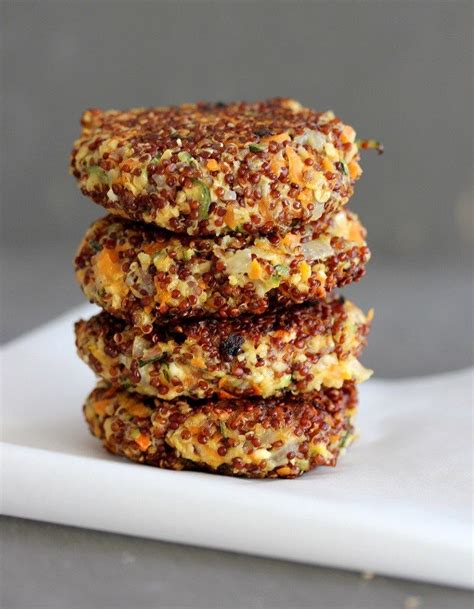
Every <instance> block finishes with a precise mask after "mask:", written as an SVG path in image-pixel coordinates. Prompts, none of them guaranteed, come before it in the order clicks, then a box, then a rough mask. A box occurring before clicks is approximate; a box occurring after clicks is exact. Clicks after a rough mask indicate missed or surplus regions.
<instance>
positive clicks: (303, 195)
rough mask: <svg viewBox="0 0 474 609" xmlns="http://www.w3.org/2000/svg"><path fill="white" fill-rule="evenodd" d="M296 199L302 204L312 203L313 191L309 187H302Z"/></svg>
mask: <svg viewBox="0 0 474 609" xmlns="http://www.w3.org/2000/svg"><path fill="white" fill-rule="evenodd" d="M298 200H299V201H301V203H303V204H304V205H308V204H309V203H312V202H313V200H314V193H313V191H312V190H311V189H310V188H304V189H303V190H302V191H301V192H300V193H299V195H298Z"/></svg>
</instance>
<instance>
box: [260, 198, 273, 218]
mask: <svg viewBox="0 0 474 609" xmlns="http://www.w3.org/2000/svg"><path fill="white" fill-rule="evenodd" d="M258 210H259V212H260V213H261V214H262V216H263V217H264V218H265V219H266V220H271V219H272V214H271V212H270V208H269V207H268V201H267V199H260V200H259V202H258Z"/></svg>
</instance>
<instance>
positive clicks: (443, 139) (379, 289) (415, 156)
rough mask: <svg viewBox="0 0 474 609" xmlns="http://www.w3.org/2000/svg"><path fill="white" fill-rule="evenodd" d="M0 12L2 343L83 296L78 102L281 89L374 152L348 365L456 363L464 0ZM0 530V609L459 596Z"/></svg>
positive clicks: (468, 133)
mask: <svg viewBox="0 0 474 609" xmlns="http://www.w3.org/2000/svg"><path fill="white" fill-rule="evenodd" d="M0 6H1V11H2V15H1V20H0V27H1V32H0V44H1V49H0V60H1V62H2V86H1V88H0V95H1V102H2V104H1V125H2V138H1V140H0V142H1V143H0V146H1V150H0V160H1V170H2V220H3V221H2V244H1V251H0V255H1V267H2V268H1V271H2V273H1V308H0V321H1V334H0V340H1V341H6V340H10V339H12V338H14V337H15V336H17V335H19V334H21V333H23V332H25V331H28V330H29V329H31V328H33V327H35V326H36V325H38V324H39V323H42V322H44V321H46V320H48V319H51V318H53V317H55V316H56V315H58V314H59V313H61V312H62V311H64V310H65V309H67V308H69V307H71V306H73V305H76V304H79V303H80V302H82V298H81V294H80V291H79V289H78V288H77V287H76V286H75V285H74V282H73V276H72V271H71V258H72V256H73V252H74V249H75V247H76V244H77V243H78V241H79V239H80V237H81V235H82V233H83V232H84V230H85V227H86V226H87V224H88V223H89V222H90V221H91V220H92V219H93V218H95V217H98V216H99V215H100V214H101V213H102V212H101V211H100V209H99V208H97V207H95V206H94V205H93V204H92V203H89V202H87V201H85V200H83V199H82V197H81V196H80V193H79V192H78V191H77V190H76V188H75V186H74V184H73V180H72V178H70V177H68V176H67V167H66V166H67V156H68V152H69V149H70V147H71V143H72V140H73V138H74V137H75V136H77V134H78V131H79V125H78V118H79V115H80V113H81V111H82V110H83V109H84V108H86V107H89V106H104V107H110V106H115V107H126V106H131V105H144V104H167V103H179V102H182V101H189V100H196V99H206V98H213V99H223V100H227V99H236V98H240V99H255V98H259V97H267V96H273V95H287V96H293V97H296V98H298V99H300V100H301V101H302V102H304V103H306V104H308V105H312V106H315V107H318V108H328V107H332V108H333V109H334V110H335V111H336V112H337V113H338V114H339V115H340V116H342V118H343V119H344V120H346V121H348V122H352V123H353V124H354V125H355V126H356V128H357V130H358V131H359V132H360V133H361V134H363V135H365V136H377V137H379V138H380V139H382V140H383V141H384V143H385V145H386V149H387V153H386V154H385V156H384V157H381V158H378V157H376V155H370V154H367V155H366V156H365V158H364V160H363V166H364V170H365V175H364V177H363V178H362V181H361V182H360V183H359V186H358V188H357V194H356V196H355V198H354V203H353V204H351V206H352V207H353V208H354V209H356V210H357V211H358V212H359V213H360V215H361V217H362V219H363V221H364V223H365V224H366V225H367V228H368V230H369V242H370V245H371V248H372V251H373V256H374V261H373V263H371V265H370V267H369V272H368V275H367V278H366V279H365V280H364V282H362V283H361V284H359V285H358V286H353V287H351V288H350V289H348V290H347V291H346V294H347V295H348V296H350V297H353V298H354V299H355V300H356V301H357V302H358V303H360V304H361V305H363V306H364V307H368V306H374V307H375V309H376V319H375V323H374V328H373V332H372V335H371V339H370V344H369V347H368V349H367V352H366V355H365V361H366V362H367V363H368V364H369V365H371V366H373V367H375V368H376V370H377V373H378V374H379V375H380V376H387V377H398V376H406V375H413V374H427V373H436V372H441V371H444V370H452V369H456V368H460V367H464V366H467V365H469V364H470V363H471V362H472V309H473V307H472V304H473V303H472V296H473V293H472V264H471V258H470V254H471V248H472V243H473V228H472V215H473V214H472V195H473V184H472V179H470V175H471V174H472V172H471V169H472V107H473V103H472V102H473V99H472V97H473V96H472V87H471V83H470V81H469V75H470V74H471V73H472V20H471V4H470V3H469V2H456V1H452V2H419V3H407V2H403V3H402V2H394V1H391V2H332V3H329V2H298V1H296V2H290V1H289V0H288V1H287V2H271V1H270V0H263V1H259V2H236V1H234V2H229V1H222V2H220V3H219V2H197V1H194V2H181V1H173V2H172V1H169V2H154V3H153V2H148V3H144V2H133V3H132V2H124V3H117V2H112V1H101V2H94V3H86V2H81V3H79V2H73V1H69V2H68V1H63V2H46V1H43V2H21V1H16V2H11V1H10V2H5V1H4V2H2V3H1V5H0ZM52 500H54V498H52ZM191 510H192V507H190V513H191ZM193 516H194V515H193ZM131 517H133V515H131ZM1 524H2V536H3V543H2V551H3V554H4V556H3V560H2V564H1V569H2V573H1V583H2V597H1V598H2V609H30V608H35V609H42V608H48V609H50V608H51V609H53V608H56V607H57V608H61V609H76V608H77V609H85V608H87V609H108V608H111V609H112V608H113V609H121V608H122V607H124V608H127V609H135V608H137V609H138V608H145V607H147V608H148V607H160V609H166V608H167V607H173V608H179V607H183V608H185V607H192V608H195V609H200V608H201V607H203V608H206V609H214V607H215V608H216V609H217V608H219V609H227V608H228V609H237V608H241V607H242V608H244V607H248V608H253V607H255V608H259V609H264V608H266V607H269V608H271V609H279V607H282V608H285V609H287V608H290V609H293V608H295V609H296V608H298V607H300V608H303V607H311V608H312V609H351V608H353V609H359V608H360V609H372V608H374V609H398V608H401V609H403V607H404V604H405V601H406V600H407V598H408V597H410V596H414V597H419V599H420V601H421V605H420V607H421V609H446V608H448V607H449V609H463V608H464V607H470V606H471V602H470V601H471V597H470V595H469V594H468V593H466V592H461V591H456V590H450V589H447V588H440V587H435V586H427V585H421V584H416V583H413V582H404V581H399V580H393V579H387V578H379V577H377V578H375V579H374V580H372V581H364V580H362V579H361V578H360V576H359V575H358V574H350V573H345V572H341V571H336V570H330V569H323V568H316V567H308V566H302V565H295V564H290V563H286V562H278V561H270V560H263V559H256V558H251V557H247V556H236V555H231V554H226V553H223V552H213V551H209V550H199V549H196V548H188V547H182V546H177V545H172V544H163V543H158V542H154V541H146V540H139V539H133V538H126V537H121V536H117V535H111V534H105V533H94V532H90V531H81V530H77V529H72V528H67V527H59V526H53V525H45V524H39V523H32V522H27V521H22V520H19V519H14V518H8V519H3V520H2V523H1ZM440 560H442V557H440Z"/></svg>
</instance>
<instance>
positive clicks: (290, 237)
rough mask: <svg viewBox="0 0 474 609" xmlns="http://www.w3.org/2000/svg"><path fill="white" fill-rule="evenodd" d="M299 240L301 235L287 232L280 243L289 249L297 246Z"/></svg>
mask: <svg viewBox="0 0 474 609" xmlns="http://www.w3.org/2000/svg"><path fill="white" fill-rule="evenodd" d="M300 241H301V235H295V234H294V233H287V234H286V235H285V236H284V237H283V239H282V241H281V243H282V245H284V246H285V247H287V248H289V249H295V247H298V245H299V243H300Z"/></svg>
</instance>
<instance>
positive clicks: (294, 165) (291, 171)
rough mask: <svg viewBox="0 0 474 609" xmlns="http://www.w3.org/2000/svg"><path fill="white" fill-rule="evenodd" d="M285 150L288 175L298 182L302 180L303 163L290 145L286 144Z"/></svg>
mask: <svg viewBox="0 0 474 609" xmlns="http://www.w3.org/2000/svg"><path fill="white" fill-rule="evenodd" d="M285 150H286V156H287V157H288V176H289V178H290V180H291V181H292V182H294V183H295V184H300V183H301V182H302V181H303V171H304V163H303V161H302V159H301V157H300V156H299V155H298V153H297V152H295V151H294V150H293V148H291V146H286V147H285Z"/></svg>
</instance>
